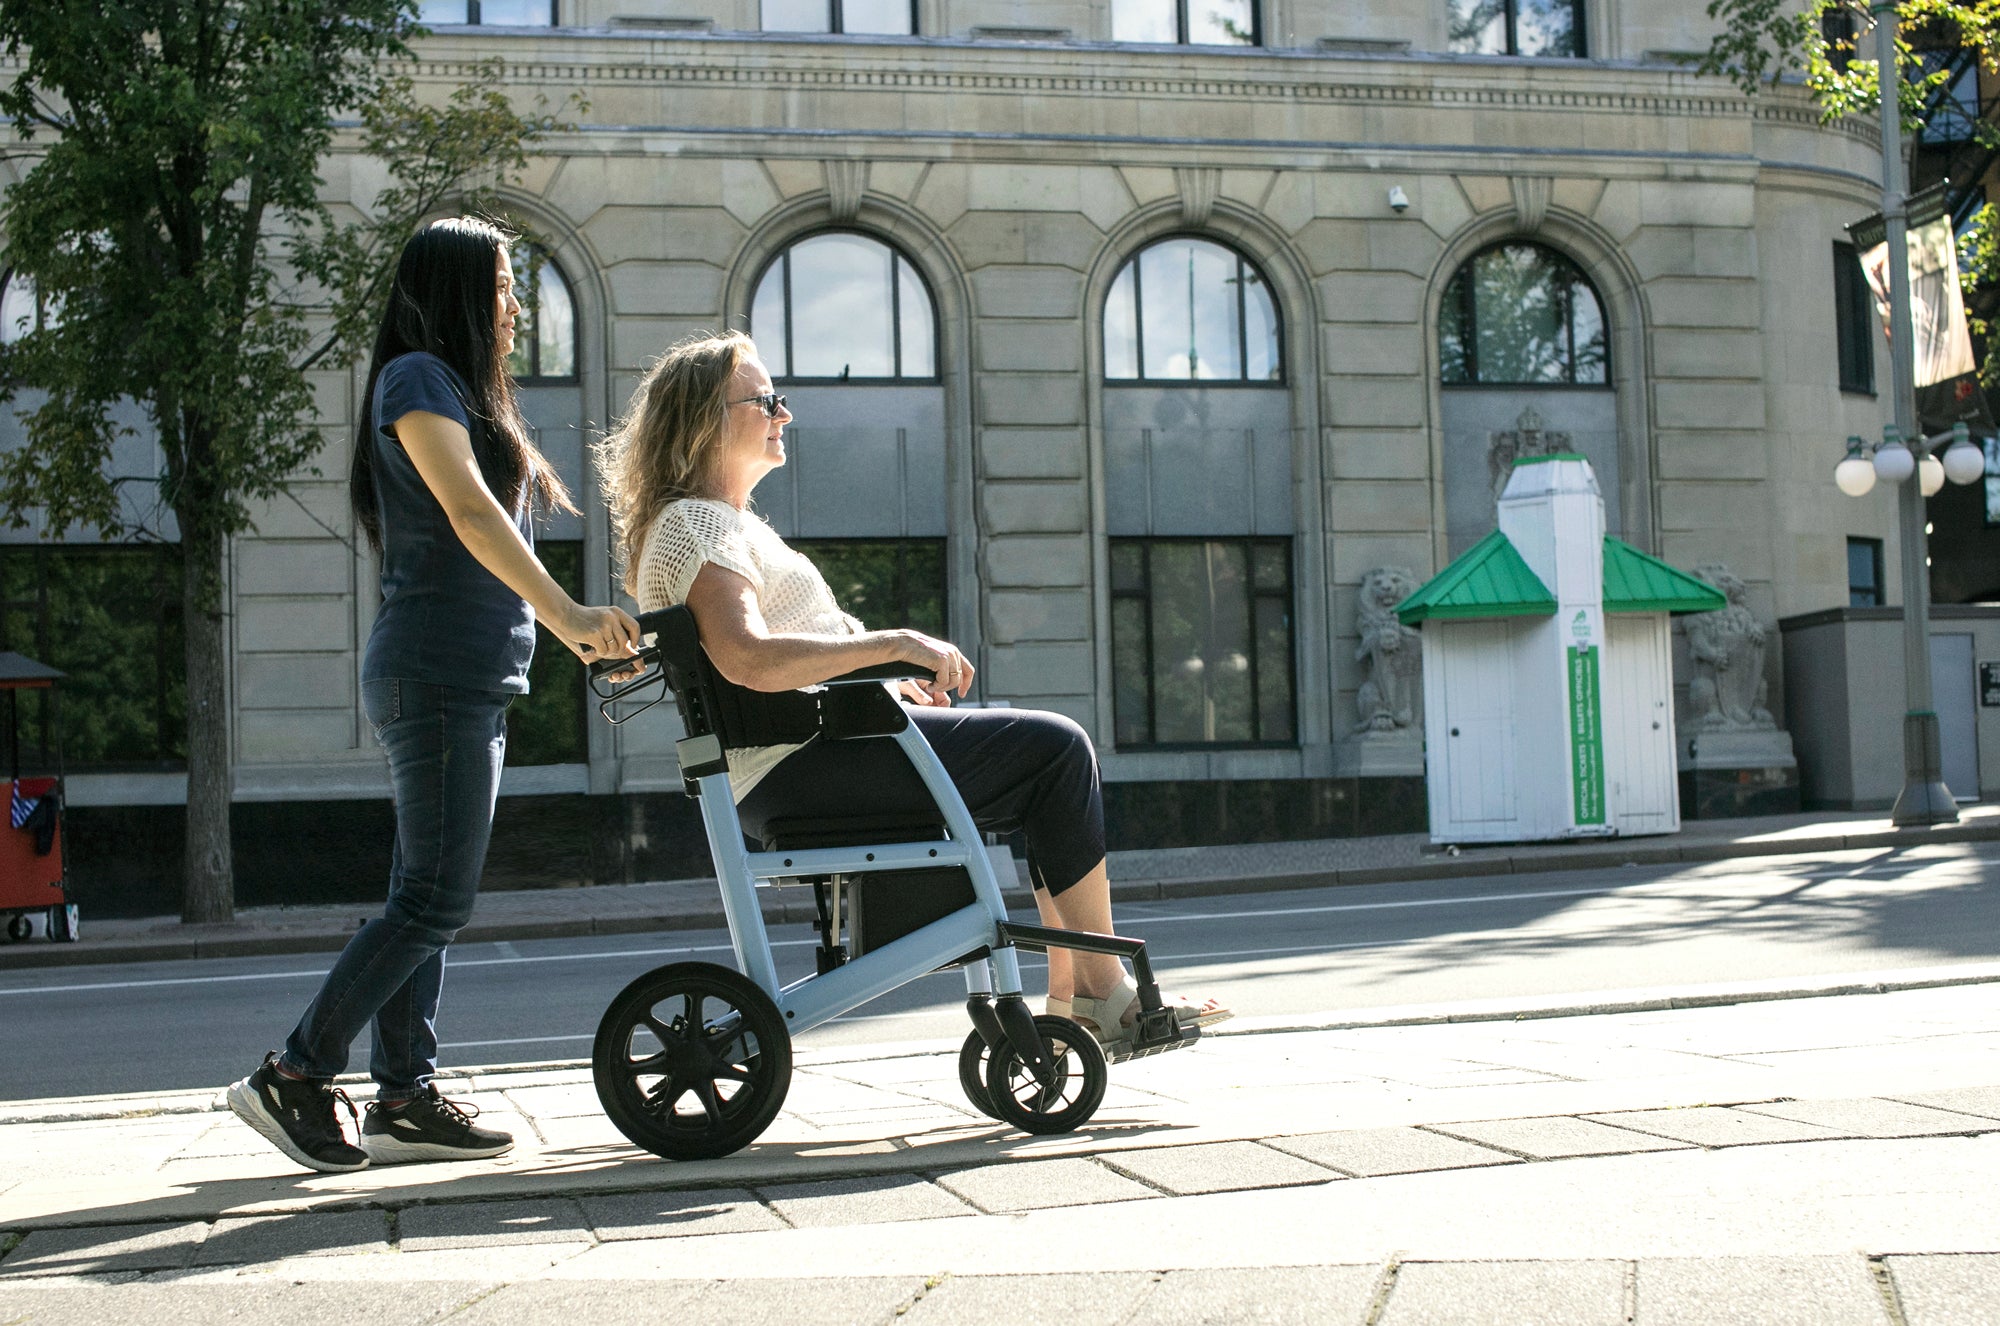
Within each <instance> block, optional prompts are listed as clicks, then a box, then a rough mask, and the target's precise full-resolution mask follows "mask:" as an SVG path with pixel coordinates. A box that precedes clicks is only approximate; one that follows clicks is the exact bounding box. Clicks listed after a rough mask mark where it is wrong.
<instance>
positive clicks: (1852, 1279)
mask: <svg viewBox="0 0 2000 1326" xmlns="http://www.w3.org/2000/svg"><path fill="white" fill-rule="evenodd" d="M1633 1297H1634V1300H1635V1302H1636V1303H1637V1305H1638V1313H1637V1315H1636V1317H1635V1318H1634V1321H1635V1322H1636V1326H1893V1323H1892V1321H1891V1318H1890V1316H1889V1310H1888V1306H1887V1305H1886V1304H1885V1303H1883V1301H1882V1291H1881V1288H1880V1287H1879V1286H1878V1285H1877V1284H1876V1283H1875V1273H1874V1271H1873V1270H1872V1269H1871V1268H1870V1267H1869V1265H1868V1261H1867V1259H1866V1258H1865V1257H1861V1256H1858V1255H1857V1256H1852V1257H1712V1258H1662V1259H1645V1260H1642V1261H1640V1262H1639V1267H1638V1272H1637V1275H1636V1276H1635V1277H1634V1295H1633Z"/></svg>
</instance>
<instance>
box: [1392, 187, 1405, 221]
mask: <svg viewBox="0 0 2000 1326" xmlns="http://www.w3.org/2000/svg"><path fill="white" fill-rule="evenodd" d="M1389 206H1390V207H1391V208H1392V209H1393V210H1394V211H1395V213H1396V215H1398V216H1401V215H1402V214H1403V213H1405V212H1407V211H1409V210H1410V195H1409V194H1407V193H1404V192H1403V186H1402V185H1400V184H1392V185H1390V186H1389Z"/></svg>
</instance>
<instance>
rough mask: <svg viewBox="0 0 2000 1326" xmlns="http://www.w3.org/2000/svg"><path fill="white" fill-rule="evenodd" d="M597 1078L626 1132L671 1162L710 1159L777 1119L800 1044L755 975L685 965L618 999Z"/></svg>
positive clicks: (596, 1063)
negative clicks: (752, 977) (794, 1052)
mask: <svg viewBox="0 0 2000 1326" xmlns="http://www.w3.org/2000/svg"><path fill="white" fill-rule="evenodd" d="M590 1071H591V1076H592V1078H593V1079H594V1080H595V1081H596V1083H597V1099H598V1100H599V1102H601V1103H602V1104H603V1106H604V1112H605V1113H606V1114H607V1115H609V1116H610V1117H611V1122H612V1123H614V1124H616V1125H618V1131H619V1132H621V1133H623V1134H625V1136H627V1137H629V1138H631V1139H632V1141H633V1142H634V1143H636V1144H637V1145H639V1146H642V1147H644V1148H646V1150H648V1151H651V1152H652V1153H653V1154H654V1155H658V1156H665V1157H666V1158H667V1159H669V1160H708V1159H712V1158H714V1157H716V1156H726V1155H728V1154H729V1153H730V1152H732V1151H736V1150H739V1149H741V1148H743V1147H745V1146H748V1145H749V1144H750V1143H751V1142H752V1141H753V1140H755V1139H756V1137H757V1134H759V1133H761V1132H763V1131H764V1129H765V1128H766V1127H768V1126H769V1125H770V1122H771V1120H772V1119H774V1118H776V1117H777V1114H778V1107H779V1106H781V1105H783V1104H784V1103H785V1092H786V1090H787V1089H788V1088H789V1087H790V1086H791V1083H792V1040H791V1036H790V1035H789V1034H788V1033H787V1032H786V1031H785V1020H784V1018H783V1017H782V1016H781V1015H780V1014H779V1012H778V1006H777V1005H776V1004H775V1003H773V1002H772V1001H771V997H770V996H769V995H767V994H765V993H764V992H763V991H762V990H760V989H758V988H757V986H756V984H755V982H753V981H751V980H750V979H749V978H748V977H747V976H743V975H741V974H739V973H738V972H735V971H732V970H731V969H730V968H728V967H718V966H716V965H715V964H714V963H711V962H676V963H672V964H670V965H668V966H665V967H657V968H655V969H654V970H652V971H649V972H647V973H646V974H645V975H644V976H641V977H640V978H639V979H637V980H636V981H633V982H632V983H631V984H630V985H628V986H626V987H625V988H624V989H623V990H621V991H620V992H619V994H618V997H617V998H616V999H614V1000H612V1001H611V1007H610V1008H608V1009H606V1010H605V1011H604V1020H603V1021H602V1022H600V1023H598V1025H597V1042H596V1044H595V1046H594V1047H593V1049H592V1052H591V1060H590Z"/></svg>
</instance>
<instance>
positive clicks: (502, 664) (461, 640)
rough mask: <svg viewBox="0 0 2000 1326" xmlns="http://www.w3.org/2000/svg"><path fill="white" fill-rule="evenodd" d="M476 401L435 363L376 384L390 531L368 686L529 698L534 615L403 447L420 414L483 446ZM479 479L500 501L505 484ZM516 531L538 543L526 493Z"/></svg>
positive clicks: (380, 474) (378, 457)
mask: <svg viewBox="0 0 2000 1326" xmlns="http://www.w3.org/2000/svg"><path fill="white" fill-rule="evenodd" d="M471 399H472V393H471V391H470V389H468V388H467V386H466V385H465V379H463V378H461V377H460V376H459V375H458V374H457V373H456V372H454V371H453V369H452V368H451V366H450V365H449V364H447V363H445V362H444V360H442V359H439V358H438V357H437V356H436V355H430V354H424V353H422V352H417V353H413V354H406V355H398V356H397V357H396V358H394V359H391V360H390V361H389V362H388V363H387V364H385V365H383V366H382V372H381V374H380V375H379V376H377V377H376V379H375V411H374V420H375V428H374V436H372V437H371V438H369V439H368V441H369V443H370V444H372V445H373V446H374V448H375V510H376V513H377V514H378V515H379V516H380V517H381V521H382V609H381V611H380V612H378V613H376V614H375V629H374V630H372V631H370V632H369V634H368V648H367V651H366V653H365V654H364V655H363V657H362V661H361V679H362V680H363V681H375V680H378V679H381V678H385V677H399V678H403V679H406V680H410V681H426V682H432V683H435V684H437V685H441V686H461V687H464V688H466V689H468V690H481V691H516V692H520V691H526V690H527V689H528V660H529V659H530V658H532V657H533V656H534V652H535V611H534V609H533V608H530V607H529V606H528V604H527V601H526V600H525V599H523V598H522V597H521V596H520V595H519V594H516V593H515V592H514V591H513V590H511V589H509V588H507V586H506V585H505V584H503V583H501V581H500V579H499V578H498V577H497V576H495V575H494V574H493V573H492V572H491V571H488V570H487V569H486V568H485V567H483V566H481V565H480V564H479V561H478V559H477V558H475V557H474V556H473V555H472V554H471V553H470V552H469V551H467V550H466V547H465V545H464V544H463V543H461V542H459V538H458V534H457V533H456V532H455V531H454V530H453V529H452V527H451V520H450V518H449V517H447V516H446V515H445V512H444V507H443V506H441V505H439V503H438V500H437V498H436V497H434V496H432V495H431V490H430V486H429V485H428V484H426V483H425V482H424V476H423V475H422V474H420V473H418V471H417V467H416V464H415V463H414V462H412V461H411V460H410V455H409V453H408V452H407V451H405V450H403V444H402V442H401V441H399V440H398V439H397V437H396V421H397V420H398V419H401V418H402V417H403V416H404V415H406V414H410V413H412V412H414V411H417V410H422V411H424V412H426V413H428V414H435V415H439V416H441V417H443V418H446V419H451V420H454V421H456V422H457V423H460V424H463V425H464V426H465V430H466V431H467V432H468V433H471V434H472V436H473V437H474V439H475V446H476V439H477V438H478V437H479V433H478V431H477V430H476V429H475V428H474V427H473V421H472V409H471V404H470V402H471ZM480 469H481V472H482V473H484V474H485V476H486V482H487V485H488V486H489V487H491V488H492V489H493V492H494V496H495V497H498V496H500V489H499V486H498V483H497V479H498V476H497V475H495V474H494V473H493V472H492V471H491V470H489V469H488V468H487V465H486V460H485V457H483V456H482V457H481V459H480ZM514 524H515V525H516V526H517V527H518V528H519V529H520V531H521V534H522V536H523V537H524V538H527V539H528V540H529V541H530V542H531V543H532V542H533V540H534V534H533V526H532V524H531V522H530V520H529V506H528V491H527V485H523V487H522V494H521V500H520V503H519V505H518V506H517V508H516V509H515V511H514Z"/></svg>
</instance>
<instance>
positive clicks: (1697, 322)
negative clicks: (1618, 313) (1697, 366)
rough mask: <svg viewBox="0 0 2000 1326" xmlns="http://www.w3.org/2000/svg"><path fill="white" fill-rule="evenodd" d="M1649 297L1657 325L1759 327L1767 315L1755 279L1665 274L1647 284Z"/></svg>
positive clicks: (1745, 328) (1725, 327)
mask: <svg viewBox="0 0 2000 1326" xmlns="http://www.w3.org/2000/svg"><path fill="white" fill-rule="evenodd" d="M1646 300H1647V305H1648V307H1650V308H1651V310H1652V314H1653V325H1654V326H1655V327H1701V328H1724V329H1739V328H1740V329H1743V330H1755V329H1756V328H1757V327H1759V326H1760V325H1761V323H1762V318H1763V301H1762V298H1761V296H1760V293H1759V291H1758V289H1757V284H1756V282H1754V281H1720V280H1714V279H1711V278H1707V277H1665V278H1662V279H1660V280H1656V281H1648V282H1647V283H1646Z"/></svg>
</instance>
